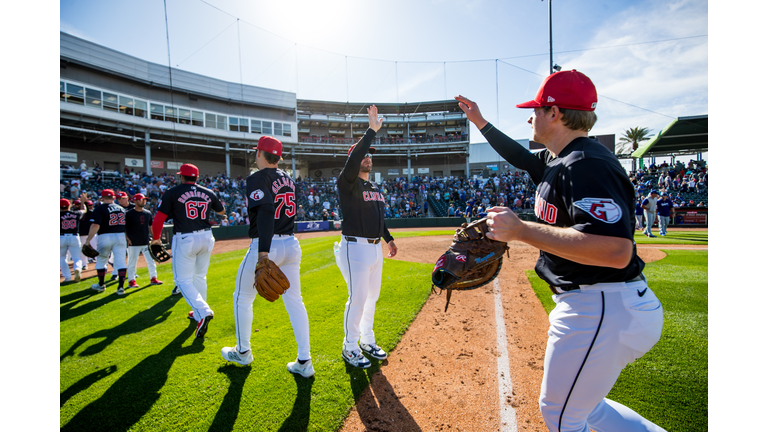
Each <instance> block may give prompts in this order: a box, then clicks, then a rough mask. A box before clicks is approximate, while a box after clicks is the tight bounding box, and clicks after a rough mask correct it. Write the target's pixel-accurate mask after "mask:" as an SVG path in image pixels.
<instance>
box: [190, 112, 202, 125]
mask: <svg viewBox="0 0 768 432" xmlns="http://www.w3.org/2000/svg"><path fill="white" fill-rule="evenodd" d="M192 126H203V113H202V112H201V111H192Z"/></svg>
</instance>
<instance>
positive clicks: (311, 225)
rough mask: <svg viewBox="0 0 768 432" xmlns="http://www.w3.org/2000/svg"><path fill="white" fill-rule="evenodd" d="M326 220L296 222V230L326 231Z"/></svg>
mask: <svg viewBox="0 0 768 432" xmlns="http://www.w3.org/2000/svg"><path fill="white" fill-rule="evenodd" d="M328 229H329V227H328V221H310V222H296V231H298V232H307V231H328Z"/></svg>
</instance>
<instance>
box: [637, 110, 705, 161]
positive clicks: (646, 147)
mask: <svg viewBox="0 0 768 432" xmlns="http://www.w3.org/2000/svg"><path fill="white" fill-rule="evenodd" d="M708 148H709V115H706V114H705V115H699V116H688V117H678V118H676V119H675V120H673V121H672V123H670V124H669V125H667V127H665V128H664V129H663V130H662V131H661V132H659V133H658V134H657V135H656V136H655V137H653V138H651V139H650V140H649V141H648V142H647V143H645V144H643V145H642V146H640V147H638V149H637V150H635V151H634V152H633V153H632V157H633V158H641V157H645V156H660V155H673V154H685V153H692V152H702V151H707V150H708Z"/></svg>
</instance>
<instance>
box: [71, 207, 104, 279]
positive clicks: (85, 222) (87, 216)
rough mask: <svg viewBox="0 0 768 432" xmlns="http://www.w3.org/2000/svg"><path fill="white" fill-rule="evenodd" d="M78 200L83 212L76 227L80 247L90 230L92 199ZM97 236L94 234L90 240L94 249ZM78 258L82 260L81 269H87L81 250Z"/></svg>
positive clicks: (86, 262)
mask: <svg viewBox="0 0 768 432" xmlns="http://www.w3.org/2000/svg"><path fill="white" fill-rule="evenodd" d="M78 201H80V209H81V210H83V212H84V214H83V219H81V220H80V227H79V228H78V234H79V235H80V247H82V246H83V245H85V239H87V238H88V231H90V230H91V213H93V201H91V200H85V201H83V200H78ZM76 202H77V201H76ZM98 237H99V236H98V235H96V236H94V237H93V240H91V247H93V248H94V249H96V238H98ZM80 260H81V261H82V262H83V271H86V270H88V257H87V256H85V255H83V252H82V250H81V251H80Z"/></svg>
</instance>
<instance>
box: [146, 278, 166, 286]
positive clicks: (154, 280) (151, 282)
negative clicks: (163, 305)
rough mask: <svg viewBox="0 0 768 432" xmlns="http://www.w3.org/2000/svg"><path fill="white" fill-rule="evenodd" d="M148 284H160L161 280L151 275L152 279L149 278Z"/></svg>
mask: <svg viewBox="0 0 768 432" xmlns="http://www.w3.org/2000/svg"><path fill="white" fill-rule="evenodd" d="M149 284H150V285H162V284H163V281H160V280H157V278H156V277H153V278H152V279H150V280H149Z"/></svg>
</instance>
